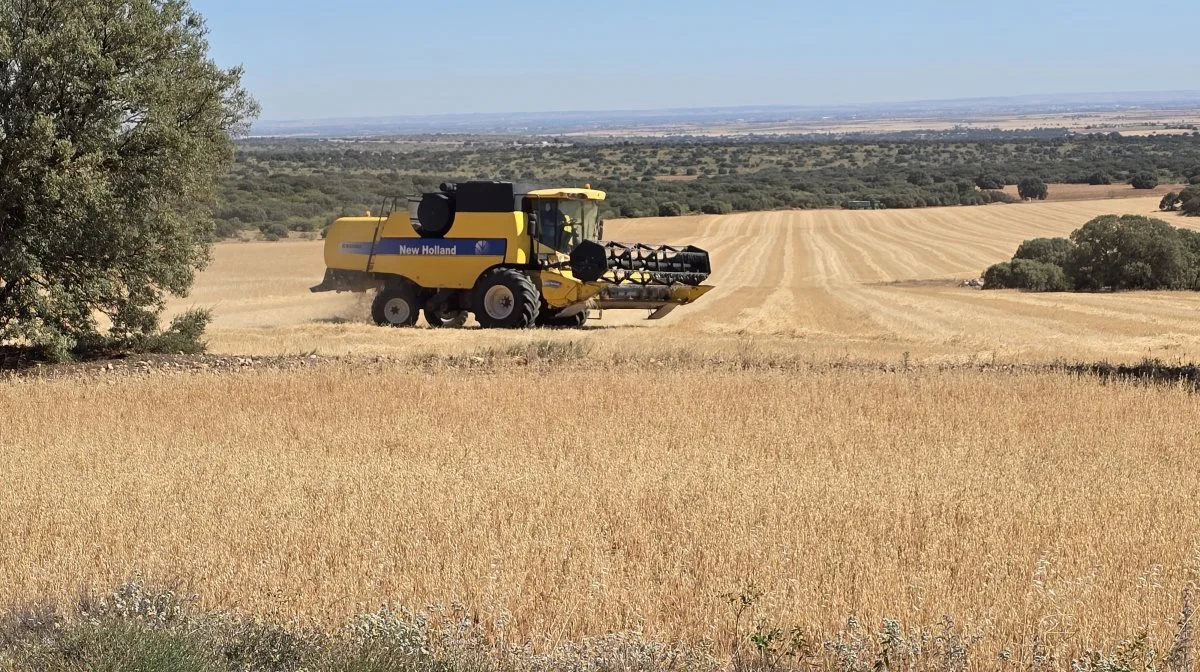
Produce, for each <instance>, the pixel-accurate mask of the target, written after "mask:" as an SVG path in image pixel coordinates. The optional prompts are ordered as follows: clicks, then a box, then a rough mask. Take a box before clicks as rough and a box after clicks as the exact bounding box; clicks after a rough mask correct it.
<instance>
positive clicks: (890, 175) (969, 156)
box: [216, 134, 1200, 234]
mask: <svg viewBox="0 0 1200 672" xmlns="http://www.w3.org/2000/svg"><path fill="white" fill-rule="evenodd" d="M1135 177H1141V178H1142V179H1141V180H1140V181H1139V184H1144V183H1145V182H1146V178H1147V177H1153V178H1155V181H1157V182H1162V183H1170V182H1191V183H1193V184H1197V183H1200V137H1197V136H1195V135H1192V134H1186V135H1176V136H1154V137H1120V136H1118V135H1116V134H1111V135H1103V134H1101V135H1089V136H1071V137H1057V138H1044V139H1036V138H1035V139H1030V138H1024V139H1005V140H972V141H946V140H937V141H929V140H910V141H883V140H872V141H854V140H852V141H846V140H841V141H836V142H833V141H830V142H812V141H808V140H805V141H801V140H794V141H791V142H785V141H780V140H777V139H771V140H761V141H760V140H758V139H755V140H753V141H750V140H745V141H730V140H703V141H701V140H695V141H693V142H680V141H679V140H678V139H673V140H664V141H660V142H650V141H646V140H641V141H637V142H634V141H622V142H611V143H596V142H594V141H593V142H588V143H587V144H570V143H568V142H562V141H557V140H547V141H545V142H537V143H531V142H530V141H529V139H522V140H521V141H519V142H518V141H511V144H500V143H498V142H497V141H495V140H494V139H493V140H491V141H489V142H478V143H477V142H474V141H472V140H469V139H462V138H439V137H436V136H430V137H428V138H425V139H422V140H418V141H413V140H403V141H400V140H388V139H382V140H377V141H367V140H357V141H335V140H309V139H261V138H260V139H253V140H246V141H243V142H241V143H240V145H239V152H238V158H237V163H236V165H235V167H234V169H233V170H232V171H231V173H230V174H229V175H228V176H227V177H226V178H225V179H224V181H223V183H222V189H221V202H220V203H219V205H218V208H217V212H216V215H217V219H218V222H219V224H220V225H221V229H222V233H223V234H230V233H231V232H233V231H236V230H239V229H243V228H258V229H262V230H263V231H264V232H269V231H274V232H276V233H282V232H285V231H286V230H288V229H291V230H294V231H296V230H298V231H316V230H319V229H320V228H322V227H323V226H325V225H326V224H327V223H328V222H329V221H331V220H332V219H333V218H336V217H338V216H342V215H346V214H361V213H362V212H363V211H364V210H367V209H370V210H372V211H377V210H378V209H379V208H380V207H381V205H385V204H387V203H389V202H390V201H391V199H393V198H397V197H398V198H400V199H401V203H403V200H402V199H403V197H404V196H406V195H409V194H412V193H417V192H419V191H421V190H428V189H431V188H433V187H435V186H436V185H437V184H438V183H440V182H443V181H447V180H449V181H455V180H466V179H509V180H526V181H535V182H539V183H544V184H547V185H551V184H553V185H578V184H583V183H590V184H592V185H593V186H594V187H596V188H599V189H604V190H605V191H607V192H608V193H609V200H608V201H607V202H606V206H605V207H606V212H605V215H606V216H608V217H615V216H621V217H640V216H652V215H660V214H662V215H674V214H683V213H687V212H711V213H725V212H733V211H748V210H771V209H780V208H831V207H839V206H842V205H843V204H845V203H846V202H847V201H852V200H869V201H876V202H879V203H882V204H883V205H885V206H886V207H889V208H915V207H925V206H939V205H976V204H983V203H989V202H994V201H997V200H1006V199H1010V197H1009V196H1007V195H1006V194H1002V193H1000V192H999V191H997V190H998V189H999V188H1000V187H1003V186H1004V185H1014V184H1017V183H1018V182H1019V181H1020V180H1022V179H1026V178H1036V179H1040V180H1041V181H1043V182H1045V183H1055V182H1066V183H1079V184H1084V183H1090V184H1125V183H1129V182H1130V181H1132V180H1134V178H1135Z"/></svg>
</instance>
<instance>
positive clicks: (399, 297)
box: [371, 284, 420, 327]
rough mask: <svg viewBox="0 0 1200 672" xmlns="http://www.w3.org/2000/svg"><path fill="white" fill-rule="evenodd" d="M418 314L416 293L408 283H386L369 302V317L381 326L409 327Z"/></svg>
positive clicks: (414, 321)
mask: <svg viewBox="0 0 1200 672" xmlns="http://www.w3.org/2000/svg"><path fill="white" fill-rule="evenodd" d="M418 315H420V308H419V307H418V304H417V293H416V291H414V290H413V288H412V287H411V286H409V285H405V284H395V285H388V286H387V287H384V288H383V289H381V290H379V292H378V293H376V294H375V300H374V301H372V302H371V319H373V320H375V324H378V325H379V326H381V327H411V326H413V325H414V324H416V323H417V316H418Z"/></svg>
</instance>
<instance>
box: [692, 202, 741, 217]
mask: <svg viewBox="0 0 1200 672" xmlns="http://www.w3.org/2000/svg"><path fill="white" fill-rule="evenodd" d="M700 212H703V213H704V214H706V215H727V214H729V213H731V212H733V205H732V204H731V203H728V202H726V201H713V202H711V203H705V204H704V205H702V206H700Z"/></svg>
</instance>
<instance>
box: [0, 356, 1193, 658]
mask: <svg viewBox="0 0 1200 672" xmlns="http://www.w3.org/2000/svg"><path fill="white" fill-rule="evenodd" d="M580 347H583V346H580ZM567 354H579V353H567ZM689 357H690V355H688V354H687V353H686V352H684V351H673V352H672V351H667V350H664V351H661V352H660V353H659V354H658V355H657V356H656V357H654V358H653V361H651V360H650V359H646V360H637V359H634V360H629V359H624V360H620V359H606V358H604V357H599V358H597V359H596V360H595V361H593V362H591V363H590V364H579V365H575V364H562V363H555V362H553V361H545V362H543V363H542V364H541V365H539V364H537V363H536V358H535V362H534V364H530V365H525V366H500V365H496V366H482V367H479V368H475V369H470V368H468V369H465V370H450V369H446V368H443V365H442V364H439V363H438V362H437V361H430V362H427V363H426V365H425V366H423V367H416V366H411V365H395V364H391V365H389V364H386V363H384V364H377V365H373V364H365V363H360V364H357V365H354V364H351V363H345V362H333V363H327V364H318V365H315V366H313V367H312V368H308V369H306V370H303V371H253V372H246V373H240V374H239V373H234V374H229V373H224V374H217V373H198V374H194V375H176V376H165V377H152V376H140V377H138V376H133V377H115V378H109V379H108V380H107V381H103V380H102V381H94V380H77V379H63V380H35V379H24V380H15V381H10V382H5V383H0V385H2V387H0V405H2V409H0V410H2V411H3V415H4V417H5V418H6V419H7V423H6V427H5V431H4V432H3V434H2V435H0V474H4V480H5V484H6V487H5V488H4V489H3V491H2V492H0V536H2V537H3V538H4V539H8V540H11V541H13V542H14V543H11V544H10V545H9V546H8V547H7V549H6V551H5V553H4V554H3V555H2V556H0V603H14V602H20V601H23V600H29V599H33V598H35V597H39V596H42V597H60V598H65V597H70V596H71V595H72V594H74V593H75V591H76V590H77V588H78V587H79V586H81V585H83V586H110V585H115V584H116V583H117V582H119V581H120V580H122V579H124V578H128V577H129V576H131V575H132V573H134V572H140V573H141V575H142V576H145V577H176V578H180V579H183V580H184V581H186V582H188V583H189V584H190V589H191V590H194V591H196V592H197V593H199V594H200V595H201V598H202V604H203V605H204V606H208V607H220V608H241V609H245V610H249V611H251V612H253V613H260V614H277V615H279V616H281V617H284V618H291V617H304V618H313V619H317V620H318V622H322V623H339V622H341V621H342V620H343V619H345V618H347V617H349V616H350V615H352V614H355V613H361V612H368V611H372V610H374V609H375V608H377V607H378V605H379V604H381V603H383V602H387V601H390V600H397V601H399V602H400V603H402V604H407V605H410V606H412V607H415V608H420V607H421V606H422V605H425V604H430V603H441V604H451V603H454V602H458V603H461V604H464V605H467V606H468V608H469V609H470V610H472V612H473V613H475V614H477V615H478V618H479V619H480V621H481V622H482V623H483V624H484V626H486V627H488V628H498V627H500V625H501V624H504V625H503V629H504V631H505V632H506V633H507V636H508V637H511V638H513V640H514V641H531V642H533V643H534V644H535V646H538V647H545V648H553V647H554V646H555V645H558V644H561V643H563V642H565V641H570V640H573V639H575V638H579V637H582V636H585V635H591V634H598V633H606V632H612V631H622V630H627V629H630V628H634V627H640V628H643V629H644V630H645V632H646V633H647V634H648V635H650V636H652V637H654V638H656V639H662V640H665V641H684V642H688V643H699V644H702V643H704V642H710V643H714V644H715V645H716V646H718V647H722V646H725V644H724V643H725V642H728V641H729V638H730V637H731V632H732V628H733V622H732V614H731V611H730V607H729V605H728V604H727V603H726V601H725V599H724V598H723V597H722V595H723V594H724V593H728V592H734V593H736V592H738V591H742V590H744V588H745V587H746V586H748V585H749V584H754V585H757V586H759V587H761V588H762V589H763V590H764V591H765V593H764V595H763V597H762V599H761V602H760V603H759V605H758V606H757V607H756V609H755V611H754V612H753V617H754V618H756V619H758V618H761V619H764V622H765V623H768V624H779V625H780V626H783V627H785V628H786V627H789V626H791V625H792V624H796V625H799V626H800V627H801V628H802V629H804V630H805V631H806V632H810V633H816V635H815V636H818V637H820V636H826V637H832V636H833V635H834V633H836V632H837V631H838V629H840V628H844V627H845V623H846V619H847V618H848V617H850V616H855V617H857V618H858V619H860V620H861V622H863V623H864V624H866V626H867V627H869V628H874V627H875V626H876V625H877V624H878V623H880V622H881V619H883V618H895V619H899V620H900V621H901V622H903V623H905V624H908V625H909V626H916V625H922V626H933V625H935V624H937V623H938V622H940V621H941V619H942V617H943V615H951V616H953V617H954V618H955V619H956V621H957V622H958V623H960V624H961V625H962V626H963V627H965V628H966V629H967V631H968V632H978V633H980V634H982V635H983V636H984V639H983V640H982V641H981V643H980V644H979V647H980V649H981V651H982V653H981V655H985V656H986V658H985V659H988V660H995V658H993V657H992V656H995V655H998V654H999V652H1000V651H1002V650H1008V651H1010V652H1011V653H1012V654H1013V655H1014V656H1015V657H1016V658H1017V659H1019V660H1028V659H1030V657H1031V656H1032V655H1034V651H1033V650H1032V649H1031V647H1033V646H1035V644H1037V643H1040V645H1041V646H1044V647H1046V650H1048V651H1059V652H1061V653H1062V655H1068V654H1069V653H1071V652H1079V651H1081V650H1083V649H1084V648H1085V647H1089V646H1106V647H1110V648H1111V647H1112V646H1114V645H1115V643H1116V641H1117V640H1118V639H1119V638H1122V637H1133V636H1135V635H1136V634H1138V633H1139V632H1142V631H1146V632H1147V633H1148V634H1149V636H1150V637H1151V641H1152V642H1155V643H1157V644H1159V645H1161V646H1166V647H1169V646H1170V642H1171V636H1172V635H1171V633H1172V632H1173V631H1174V625H1175V624H1174V619H1175V617H1176V615H1177V614H1178V611H1179V608H1180V605H1181V600H1182V596H1183V593H1184V589H1185V586H1187V585H1188V584H1189V582H1190V581H1193V580H1194V579H1195V576H1196V572H1198V571H1200V513H1198V511H1197V508H1196V506H1195V502H1196V501H1197V497H1200V469H1198V468H1197V464H1198V463H1197V460H1196V440H1195V432H1194V428H1193V427H1192V425H1191V423H1190V422H1188V421H1187V420H1186V419H1188V418H1191V417H1194V415H1195V413H1196V400H1195V397H1194V396H1193V395H1191V394H1189V393H1188V392H1186V391H1184V390H1181V389H1179V388H1164V387H1135V386H1132V385H1126V384H1111V385H1103V384H1101V383H1100V382H1098V381H1096V380H1094V379H1086V378H1076V377H1072V376H1067V375H1064V374H1023V375H1016V374H1013V373H1005V372H999V371H980V370H976V369H958V370H938V369H921V370H914V371H910V372H904V371H903V370H901V371H891V372H889V371H884V370H879V369H876V368H871V367H850V368H841V367H826V366H806V365H803V364H798V363H796V362H791V363H786V362H783V363H781V362H778V361H775V360H772V359H771V357H770V356H769V355H766V354H756V353H745V354H744V357H745V358H744V359H742V360H739V361H733V362H725V363H705V362H699V361H696V360H694V359H689ZM672 358H675V359H674V360H672ZM464 361H465V362H468V363H469V362H471V361H473V360H471V359H470V358H468V359H466V360H464ZM772 365H776V366H779V367H781V368H778V369H777V370H774V371H772V370H770V369H769V367H770V366H772ZM748 622H749V621H747V623H748ZM743 627H747V626H746V624H745V623H744V624H743Z"/></svg>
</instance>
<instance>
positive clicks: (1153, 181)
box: [1129, 172, 1158, 189]
mask: <svg viewBox="0 0 1200 672" xmlns="http://www.w3.org/2000/svg"><path fill="white" fill-rule="evenodd" d="M1129 183H1130V184H1132V185H1133V188H1134V189H1153V188H1155V187H1157V186H1158V176H1157V175H1155V174H1154V173H1150V172H1143V173H1138V174H1137V175H1134V176H1133V179H1132V180H1130V181H1129Z"/></svg>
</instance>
